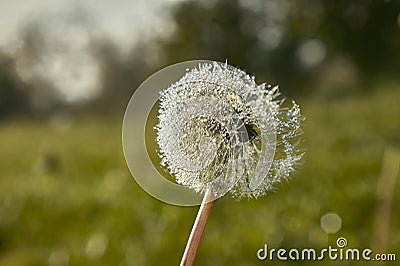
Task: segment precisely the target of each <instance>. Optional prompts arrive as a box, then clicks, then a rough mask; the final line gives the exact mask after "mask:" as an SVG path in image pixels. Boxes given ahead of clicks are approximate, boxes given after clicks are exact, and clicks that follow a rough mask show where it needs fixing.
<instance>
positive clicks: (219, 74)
mask: <svg viewBox="0 0 400 266" xmlns="http://www.w3.org/2000/svg"><path fill="white" fill-rule="evenodd" d="M279 95H280V93H279V88H278V86H274V87H272V86H270V85H267V84H261V85H258V84H256V82H255V77H254V76H251V75H248V74H247V73H245V72H244V71H242V70H240V69H237V68H234V67H232V66H229V65H228V64H227V63H224V64H223V63H217V62H213V63H201V64H200V65H199V66H198V67H197V68H194V69H187V71H186V73H185V75H184V76H183V77H182V78H181V79H180V80H178V81H177V82H176V83H174V84H172V85H170V86H169V87H168V88H166V89H164V90H163V91H161V93H160V108H159V114H158V119H159V122H158V124H157V126H156V130H157V143H158V145H159V148H160V156H161V165H162V166H164V167H165V168H166V169H167V170H168V171H169V172H170V173H171V174H172V175H174V176H175V178H176V181H177V183H179V184H182V185H184V186H187V187H188V188H190V189H193V190H195V191H196V192H204V191H205V190H207V189H210V190H211V191H212V192H213V193H214V195H215V197H220V196H223V195H224V194H225V193H227V192H228V191H229V192H230V193H231V195H232V196H233V197H235V198H243V197H249V198H252V197H260V196H262V195H264V194H266V193H267V192H268V191H270V190H272V189H273V188H274V185H275V184H276V183H278V182H280V181H281V180H283V179H287V178H289V176H290V174H291V173H292V172H293V171H294V165H295V164H296V163H297V162H298V161H299V160H300V159H301V153H300V151H299V149H298V148H297V146H296V145H295V144H296V143H297V142H298V138H299V135H300V134H301V129H300V123H301V120H302V118H301V115H300V108H299V106H298V105H297V104H296V103H294V102H293V103H292V107H290V108H283V107H282V102H283V101H282V99H280V98H279Z"/></svg>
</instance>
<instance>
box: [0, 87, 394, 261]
mask: <svg viewBox="0 0 400 266" xmlns="http://www.w3.org/2000/svg"><path fill="white" fill-rule="evenodd" d="M381 87H382V89H376V90H374V91H372V92H369V93H364V94H363V95H361V96H360V95H355V96H346V97H342V98H334V99H330V100H327V99H324V98H320V97H317V96H315V97H312V98H300V99H299V100H298V102H299V104H300V106H301V107H302V113H303V115H304V116H305V117H306V118H307V119H306V121H305V122H304V139H305V143H304V145H303V146H304V148H305V150H306V155H305V157H304V160H303V164H302V165H301V166H299V169H298V172H297V174H296V175H295V176H294V177H293V178H292V180H291V181H290V182H285V183H283V184H282V185H280V186H278V189H277V192H276V193H275V192H274V193H271V194H270V195H268V196H267V197H264V198H262V199H258V200H243V201H241V202H236V201H235V200H232V199H230V198H229V197H225V198H222V199H220V200H218V201H217V202H216V204H215V205H214V207H213V210H212V212H211V215H210V218H209V221H208V224H207V227H206V231H205V234H204V237H203V239H202V242H201V244H200V248H199V251H198V256H197V259H196V265H256V264H260V265H263V264H267V263H268V264H269V265H275V264H280V263H279V262H277V261H258V260H257V257H256V252H257V250H258V249H260V248H262V247H263V246H264V244H266V243H267V244H268V245H269V246H270V247H273V248H280V247H285V248H296V247H298V248H311V247H315V248H317V249H321V248H324V247H327V245H333V246H334V245H335V241H336V239H337V237H339V236H344V237H346V238H347V240H348V241H349V246H351V247H359V248H367V247H371V245H373V243H371V242H372V241H373V238H372V234H373V231H374V230H375V229H374V224H373V220H374V219H375V208H376V205H377V197H376V189H377V182H378V178H379V177H380V175H381V170H382V159H383V157H384V154H385V151H387V150H388V149H390V150H393V151H394V153H393V154H395V155H394V156H392V157H391V160H393V163H395V164H396V163H397V164H398V163H399V161H400V135H399V133H400V120H399V115H400V104H399V103H400V90H399V89H398V87H396V86H394V85H393V86H386V85H385V86H381ZM387 87H388V88H387ZM121 124H122V114H121V116H111V117H104V118H99V117H97V116H96V117H92V116H90V115H89V116H88V115H86V116H76V117H75V116H73V115H65V114H64V115H59V116H57V115H55V116H54V117H52V118H50V119H49V120H47V119H34V120H24V119H9V120H7V121H3V122H2V123H1V124H0V148H1V160H0V265H9V266H14V265H67V264H69V265H177V264H178V262H179V260H180V256H181V254H182V252H183V249H184V246H185V243H186V240H187V237H188V235H189V232H190V228H191V226H192V223H193V221H194V218H195V215H196V212H197V208H195V207H176V206H171V205H167V204H164V203H161V202H159V201H157V200H155V199H154V198H152V197H151V196H149V195H147V194H146V193H145V192H144V191H142V190H141V188H140V187H139V186H138V185H137V184H136V183H135V181H134V179H133V178H132V177H131V176H130V173H129V171H128V169H127V167H126V165H125V161H124V157H123V153H122V146H121ZM397 175H398V173H397ZM399 202H400V182H397V184H396V187H395V192H394V198H393V204H392V210H391V224H390V225H391V227H390V234H389V238H388V239H387V241H388V250H387V251H388V252H394V253H396V252H397V260H400V254H399V253H398V251H399V250H400V227H399V225H400V204H399ZM329 212H334V213H337V214H338V215H339V216H340V218H341V220H342V227H341V230H339V231H338V232H337V233H336V234H330V235H328V234H327V233H325V232H324V230H323V229H322V228H321V226H320V221H321V217H322V216H323V215H324V214H326V213H329ZM296 264H298V265H306V264H308V262H296ZM313 264H315V265H345V264H343V263H340V262H330V261H320V262H315V263H313ZM349 264H350V265H354V264H356V263H355V262H350V263H349ZM359 264H360V265H369V263H366V262H365V263H361V262H360V263H359ZM395 264H396V263H394V262H392V263H390V262H389V263H388V265H395ZM357 265H358V263H357Z"/></svg>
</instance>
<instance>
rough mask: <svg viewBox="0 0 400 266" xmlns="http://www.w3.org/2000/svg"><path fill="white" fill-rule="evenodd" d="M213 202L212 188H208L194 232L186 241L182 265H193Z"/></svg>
mask: <svg viewBox="0 0 400 266" xmlns="http://www.w3.org/2000/svg"><path fill="white" fill-rule="evenodd" d="M213 202H214V195H213V193H212V192H211V191H210V190H207V191H206V193H205V194H204V197H203V201H202V203H201V205H200V208H199V211H198V213H197V217H196V220H195V222H194V224H193V227H192V232H191V233H190V236H189V239H188V241H187V243H186V248H185V252H184V253H183V256H182V260H181V264H180V265H181V266H189V265H193V261H194V259H195V257H196V252H197V248H198V246H199V243H200V239H201V236H202V235H203V231H204V228H205V227H206V223H207V219H208V215H209V214H210V211H211V207H212V206H213Z"/></svg>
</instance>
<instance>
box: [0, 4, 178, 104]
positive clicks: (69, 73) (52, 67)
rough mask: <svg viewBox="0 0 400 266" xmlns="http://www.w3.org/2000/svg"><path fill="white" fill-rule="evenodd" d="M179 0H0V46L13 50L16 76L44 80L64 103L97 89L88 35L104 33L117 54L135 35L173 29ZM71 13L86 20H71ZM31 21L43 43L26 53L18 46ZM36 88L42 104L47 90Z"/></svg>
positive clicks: (126, 50)
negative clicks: (173, 10) (29, 54)
mask: <svg viewBox="0 0 400 266" xmlns="http://www.w3.org/2000/svg"><path fill="white" fill-rule="evenodd" d="M179 1H183V0H162V1H161V0H159V1H157V0H133V1H132V0H114V1H110V0H86V1H79V0H1V1H0V51H1V52H5V53H7V54H11V55H13V56H15V58H16V70H17V73H18V74H19V75H20V77H21V79H22V80H24V81H26V82H29V81H32V80H34V79H38V78H39V79H41V80H46V81H47V82H48V83H49V84H51V85H52V87H53V88H54V89H55V90H56V92H57V93H56V95H58V97H59V98H60V100H61V101H64V102H66V103H75V102H82V101H86V100H90V99H92V98H94V97H96V95H98V94H99V93H100V90H101V84H100V76H99V75H100V64H99V62H98V61H97V59H96V58H95V57H94V55H93V53H91V51H90V50H91V47H90V41H91V38H93V37H100V38H101V37H105V38H106V39H108V40H111V41H112V42H113V43H114V44H115V45H116V46H117V47H118V48H119V51H120V53H121V54H122V55H123V54H124V53H129V52H130V50H131V49H132V47H133V46H134V44H135V42H137V41H139V40H140V41H142V40H146V39H149V38H152V37H157V38H160V37H161V38H162V37H163V36H164V35H165V36H168V35H169V34H171V33H173V30H174V24H173V21H172V19H171V12H170V7H171V6H172V5H173V4H175V3H177V2H179ZM77 13H79V14H83V15H84V17H85V19H87V21H88V23H89V26H88V25H83V24H82V23H79V22H76V21H75V20H74V15H76V14H77ZM71 18H72V19H71ZM33 22H39V24H40V26H41V30H42V32H43V36H41V38H42V39H43V44H41V45H43V46H42V47H41V49H40V50H41V51H40V54H38V55H35V57H34V58H33V59H32V58H28V57H27V56H26V54H24V53H23V52H21V51H22V50H23V47H24V43H23V40H22V39H21V36H22V35H21V32H22V31H23V29H24V28H26V27H27V26H28V25H30V24H31V23H33ZM39 90H40V88H39ZM36 94H37V95H38V101H37V105H38V106H40V105H43V103H44V101H43V99H42V98H43V97H47V95H48V93H47V92H46V91H45V90H43V92H42V93H40V91H39V92H37V93H36ZM41 96H43V97H41Z"/></svg>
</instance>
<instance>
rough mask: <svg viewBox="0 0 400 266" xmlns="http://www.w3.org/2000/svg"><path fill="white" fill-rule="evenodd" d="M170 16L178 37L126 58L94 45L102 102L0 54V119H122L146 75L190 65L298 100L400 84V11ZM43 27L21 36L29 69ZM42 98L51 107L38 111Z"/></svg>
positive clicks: (178, 11) (104, 42) (313, 4)
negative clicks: (85, 115) (67, 115)
mask: <svg viewBox="0 0 400 266" xmlns="http://www.w3.org/2000/svg"><path fill="white" fill-rule="evenodd" d="M171 9H172V10H171V12H172V17H173V21H172V22H168V23H171V25H170V26H171V27H173V29H174V30H173V33H172V34H171V35H170V36H169V37H168V38H159V37H158V36H154V37H153V38H152V39H150V40H146V41H142V42H139V43H137V44H136V45H135V47H132V50H131V51H130V52H129V53H128V54H127V55H124V56H120V53H119V48H118V45H117V44H115V43H114V42H113V41H112V40H110V39H107V38H94V39H92V40H91V41H90V46H91V49H90V53H92V56H93V57H95V58H96V60H97V61H96V62H97V63H98V64H99V71H100V74H99V78H100V81H99V84H100V85H99V86H101V93H100V94H99V95H97V96H96V97H93V99H91V100H88V101H84V102H83V103H80V104H75V103H72V104H71V103H66V102H65V101H63V100H62V98H61V97H57V93H54V88H53V86H54V85H52V84H51V83H49V82H48V81H47V80H46V79H41V78H33V79H29V80H24V79H22V78H21V77H20V75H19V74H18V73H17V69H18V60H19V57H20V56H21V53H16V54H15V55H8V54H5V53H2V54H0V87H1V90H0V116H3V117H4V116H7V115H10V114H35V113H38V112H39V113H44V114H46V113H49V112H51V111H53V110H56V109H59V108H69V109H71V110H72V109H76V110H84V111H96V112H114V111H116V112H123V110H124V108H125V106H126V104H127V102H128V101H129V98H130V96H131V95H132V93H133V92H134V90H135V88H136V87H137V86H139V84H140V83H141V82H143V81H144V80H145V79H146V78H147V77H148V76H149V75H151V74H152V73H154V72H155V71H157V70H159V69H161V68H162V67H165V66H167V65H170V64H173V63H177V62H180V61H184V60H193V59H210V60H217V61H226V60H227V61H228V63H229V64H231V65H233V66H238V67H240V68H241V69H244V70H246V71H247V72H249V73H252V74H254V75H256V77H257V81H258V82H268V83H272V84H278V83H279V84H280V86H281V87H283V88H284V90H285V92H286V93H288V94H292V95H293V94H301V95H310V94H320V95H323V96H326V97H337V96H341V95H348V94H354V93H362V92H363V91H365V90H369V89H373V88H372V86H373V85H371V84H373V83H374V81H376V79H388V80H398V78H399V75H398V73H399V72H400V15H399V14H400V2H399V1H383V0H382V1H380V0H374V1H373V0H362V1H361V0H359V1H357V0H352V1H346V0H341V1H322V0H297V1H287V0H268V1H262V0H248V1H245V0H215V1H213V0H207V1H183V2H180V3H178V4H176V5H175V6H173V7H171ZM41 25H42V24H40V23H39V24H33V25H32V24H30V25H29V26H28V27H26V28H25V29H24V30H23V31H22V33H21V40H22V42H23V43H25V44H26V45H25V46H24V51H23V53H24V54H25V55H26V54H27V53H28V54H29V55H30V57H29V58H30V60H33V61H34V60H36V59H37V54H38V51H40V49H46V46H45V45H42V42H43V38H45V36H43V35H42V34H41V29H40V27H41ZM44 76H46V75H44ZM38 93H41V94H43V95H45V96H46V97H45V98H46V104H44V103H43V101H39V102H38V103H39V104H37V101H36V100H35V99H37V98H38V97H37V94H38ZM35 101H36V104H35ZM43 106H45V107H44V108H43Z"/></svg>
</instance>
